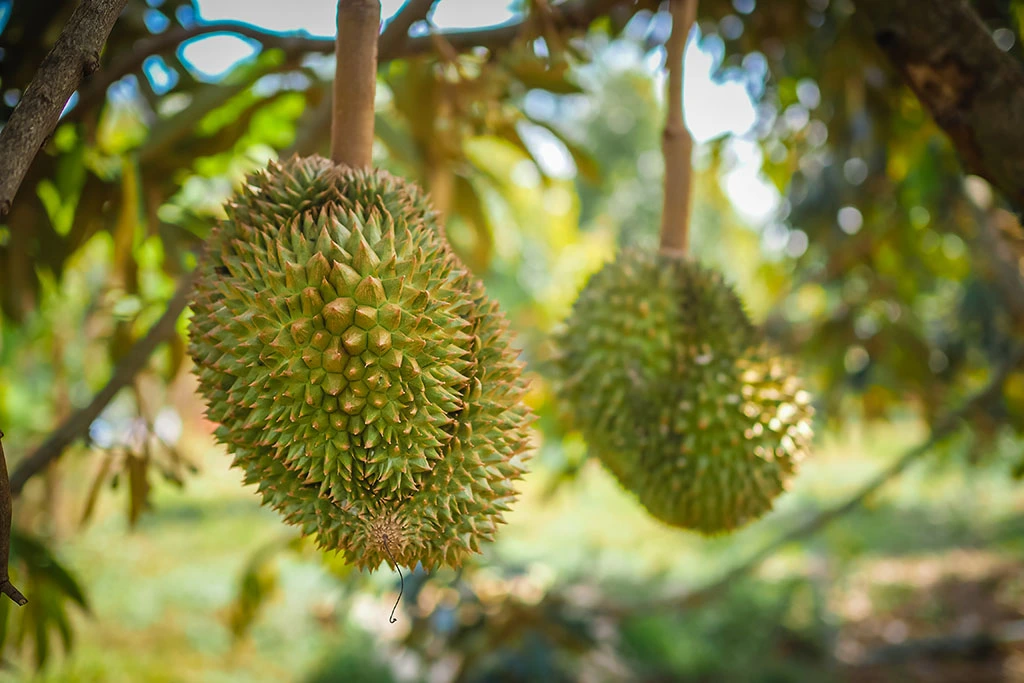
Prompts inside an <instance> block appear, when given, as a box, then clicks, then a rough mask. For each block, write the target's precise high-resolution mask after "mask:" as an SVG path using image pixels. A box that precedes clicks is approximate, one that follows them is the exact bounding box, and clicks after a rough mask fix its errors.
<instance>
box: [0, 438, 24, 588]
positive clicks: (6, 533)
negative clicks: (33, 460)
mask: <svg viewBox="0 0 1024 683" xmlns="http://www.w3.org/2000/svg"><path fill="white" fill-rule="evenodd" d="M13 513H14V509H13V507H12V505H11V483H10V482H9V481H8V480H7V458H6V457H4V433H3V432H0V593H3V594H4V595H6V596H7V597H9V598H10V599H11V600H13V601H14V604H16V605H18V606H19V607H20V606H22V605H24V604H25V603H27V602H28V598H26V597H25V596H24V595H22V593H21V591H20V590H18V589H17V588H15V587H14V584H13V583H11V575H10V569H9V563H10V559H11V522H12V520H13V517H14V514H13Z"/></svg>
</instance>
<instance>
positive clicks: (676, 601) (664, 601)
mask: <svg viewBox="0 0 1024 683" xmlns="http://www.w3.org/2000/svg"><path fill="white" fill-rule="evenodd" d="M1022 362H1024V348H1019V349H1017V350H1016V351H1015V352H1014V353H1013V354H1012V355H1011V356H1010V357H1009V358H1008V359H1007V360H1006V361H1005V362H1004V363H1003V364H1002V366H1000V367H999V369H998V370H997V371H996V372H995V374H994V375H993V376H992V379H991V380H990V381H989V383H988V384H987V385H986V386H985V388H984V389H982V390H981V391H979V392H978V393H976V394H974V395H973V396H972V397H971V398H969V399H968V400H967V401H965V402H964V403H963V405H961V406H960V407H959V408H958V409H957V410H955V411H954V412H952V413H950V414H948V415H947V416H946V417H945V418H943V419H941V420H939V421H938V422H937V423H936V424H935V426H934V427H932V432H931V435H930V436H929V437H928V439H927V440H926V441H924V442H923V443H921V444H919V445H918V446H915V447H914V448H911V449H910V450H909V451H907V452H906V453H904V454H903V455H902V456H900V457H899V458H897V459H896V461H895V462H893V463H892V464H891V465H889V466H888V467H886V468H885V469H884V470H882V471H881V472H879V473H878V474H877V475H875V476H874V477H873V478H872V479H870V480H869V481H868V482H867V483H866V484H864V485H863V486H862V487H861V488H860V489H858V490H857V491H856V492H855V493H854V494H853V495H851V496H850V497H849V498H847V499H846V500H845V501H843V502H842V503H839V504H838V505H835V506H834V507H831V508H828V509H826V510H824V511H822V512H820V513H818V514H817V515H815V516H814V517H812V518H811V519H808V520H807V521H806V522H804V523H803V524H800V525H798V526H797V527H796V528H794V529H792V530H790V531H788V532H786V533H784V534H783V535H782V536H780V537H779V538H777V539H776V540H774V541H772V542H770V543H768V544H767V545H766V546H764V547H763V548H762V549H761V550H759V551H757V552H756V553H754V554H753V556H751V557H750V559H748V560H747V561H745V562H743V563H742V564H740V565H738V566H736V567H734V568H733V569H731V570H729V571H727V572H726V573H725V574H723V575H722V576H721V577H719V578H718V579H716V580H714V581H712V582H711V583H709V584H707V585H706V586H703V587H701V588H698V589H696V590H692V591H687V592H684V593H682V594H680V595H676V596H669V597H665V598H661V599H655V600H650V601H643V602H635V603H628V604H610V605H607V606H606V607H605V608H604V611H606V612H608V613H610V614H617V615H620V616H622V615H628V614H635V613H639V612H656V611H665V610H676V609H686V608H688V607H693V606H695V605H698V604H700V603H702V602H705V601H706V600H707V599H709V598H711V597H713V596H715V595H717V594H718V593H720V592H721V591H722V590H724V589H726V588H728V587H729V586H731V585H732V584H733V583H734V582H735V581H736V580H737V579H739V578H740V577H743V576H745V575H747V574H749V573H750V572H752V571H754V570H755V569H757V568H758V567H759V566H761V565H762V564H763V563H764V562H765V561H766V560H767V559H768V558H770V557H772V556H773V555H775V553H777V552H779V551H780V550H782V549H783V548H784V547H786V546H787V545H789V544H790V543H794V542H796V541H799V540H802V539H804V538H807V537H808V536H811V535H813V534H815V533H817V532H818V531H821V530H822V529H823V528H825V527H826V526H828V525H829V524H831V523H832V522H834V521H835V520H837V519H839V518H840V517H842V516H843V515H845V514H847V513H848V512H852V511H853V510H856V509H857V508H858V507H860V505H861V504H862V503H863V502H864V500H865V499H867V498H868V496H870V495H872V494H873V493H875V492H876V491H878V490H879V489H880V488H882V486H884V485H885V484H886V483H888V482H889V481H890V480H891V479H893V478H894V477H896V476H897V475H899V474H900V473H901V472H903V470H905V469H906V468H907V467H908V466H910V465H911V464H912V463H913V462H915V461H916V460H917V459H918V458H920V457H921V456H923V455H925V454H926V453H928V452H930V451H931V450H932V449H933V448H934V447H935V446H936V444H938V443H939V442H941V441H942V440H943V439H945V438H946V437H948V436H950V435H951V434H953V433H954V432H955V431H956V430H957V429H958V428H959V427H960V425H961V423H962V421H963V420H964V419H965V418H967V417H968V416H969V415H970V414H971V413H973V412H975V411H976V410H979V409H982V408H984V407H985V406H986V405H987V404H989V403H990V402H991V401H992V400H993V399H995V398H996V397H998V396H999V395H1000V393H1001V392H1002V390H1003V385H1004V384H1005V383H1006V379H1007V377H1009V376H1010V374H1011V373H1012V372H1013V371H1014V370H1015V369H1016V368H1017V367H1018V366H1020V364H1021V363H1022Z"/></svg>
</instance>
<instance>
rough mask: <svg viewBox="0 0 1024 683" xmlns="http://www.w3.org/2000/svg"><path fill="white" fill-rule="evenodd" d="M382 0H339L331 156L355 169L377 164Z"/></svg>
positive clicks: (335, 160)
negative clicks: (376, 107)
mask: <svg viewBox="0 0 1024 683" xmlns="http://www.w3.org/2000/svg"><path fill="white" fill-rule="evenodd" d="M379 31H380V1H379V0H338V37H337V40H336V42H335V48H334V59H335V72H334V115H333V117H332V121H331V159H332V160H333V161H334V163H336V164H344V165H346V166H351V167H353V168H370V167H371V166H372V165H373V122H374V115H375V111H374V106H373V103H374V97H375V95H376V93H377V35H378V33H379Z"/></svg>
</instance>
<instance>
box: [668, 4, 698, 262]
mask: <svg viewBox="0 0 1024 683" xmlns="http://www.w3.org/2000/svg"><path fill="white" fill-rule="evenodd" d="M670 8H671V10H672V35H671V36H669V39H668V42H667V43H666V44H665V50H666V52H667V53H668V54H667V58H666V66H667V68H668V86H667V99H668V115H667V116H666V118H665V131H664V133H663V134H662V141H661V148H662V153H663V154H664V156H665V198H664V203H663V204H662V213H661V250H662V251H663V252H666V253H676V254H682V253H685V252H686V237H687V230H688V228H689V225H690V184H691V178H690V176H691V168H690V157H691V155H692V152H693V139H692V138H691V137H690V132H689V131H688V130H687V129H686V120H685V118H684V117H683V54H684V52H685V51H686V38H687V36H689V35H690V29H691V27H692V26H693V22H694V20H695V19H696V17H697V0H671V3H670Z"/></svg>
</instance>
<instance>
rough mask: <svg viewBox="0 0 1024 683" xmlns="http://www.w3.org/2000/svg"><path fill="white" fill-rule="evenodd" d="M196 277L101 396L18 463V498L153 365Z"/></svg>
mask: <svg viewBox="0 0 1024 683" xmlns="http://www.w3.org/2000/svg"><path fill="white" fill-rule="evenodd" d="M193 279H194V276H189V277H186V278H185V279H184V280H183V281H182V283H181V284H180V285H179V286H178V290H177V291H176V292H175V293H174V296H173V297H172V298H171V300H170V301H169V302H168V303H167V309H166V310H165V311H164V313H163V315H162V316H160V319H159V320H157V322H156V324H154V325H153V327H151V328H150V329H149V331H148V332H147V333H146V336H144V337H143V338H142V339H140V340H139V341H138V342H136V343H135V345H134V346H133V347H132V348H131V349H130V350H129V351H128V353H127V354H126V355H125V357H124V358H122V359H121V361H120V362H119V363H118V365H117V367H116V368H115V369H114V374H113V376H112V377H111V378H110V381H108V382H107V385H106V386H105V387H103V388H102V389H101V390H100V391H99V393H97V394H96V395H95V396H94V397H93V399H92V401H90V402H89V405H87V406H85V407H84V408H81V409H80V410H76V411H75V412H74V413H72V414H71V415H69V416H68V417H67V419H65V420H64V422H62V423H61V425H60V426H59V427H58V428H57V429H56V430H55V431H54V432H53V433H52V434H50V436H49V437H48V438H47V439H46V441H44V442H43V443H42V445H41V446H39V448H37V449H36V450H35V452H34V453H32V455H30V456H28V457H27V458H24V459H23V460H21V461H20V462H19V463H18V466H17V467H16V468H15V470H14V474H13V475H12V476H11V494H12V495H13V496H17V495H19V494H20V493H21V491H22V489H24V488H25V483H26V482H27V481H28V480H29V479H30V478H32V477H33V476H35V475H36V474H38V473H40V472H42V471H43V470H45V469H46V467H47V465H49V464H50V463H51V462H53V461H54V460H56V459H57V458H59V457H60V456H61V454H63V453H64V449H65V448H67V447H68V446H69V445H71V444H72V443H73V442H74V441H76V440H77V439H79V438H81V437H83V436H85V435H86V434H88V433H89V426H90V425H92V423H93V421H94V420H95V419H96V418H98V417H99V416H100V413H102V412H103V409H104V408H106V407H107V404H109V403H110V402H111V401H112V400H113V399H114V397H115V396H116V395H117V393H118V392H119V391H121V389H123V388H124V387H126V386H129V385H130V384H131V383H132V380H134V379H135V376H136V375H138V374H139V372H141V371H142V369H143V368H145V367H146V365H147V364H148V363H149V357H150V356H151V355H153V351H155V350H156V348H157V347H158V346H160V344H161V342H164V341H166V340H167V339H170V337H171V336H172V335H173V334H174V331H175V329H174V328H175V325H177V323H178V317H179V316H180V315H181V313H182V311H184V310H185V308H186V307H187V306H188V302H189V298H190V295H191V291H192V282H193Z"/></svg>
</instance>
